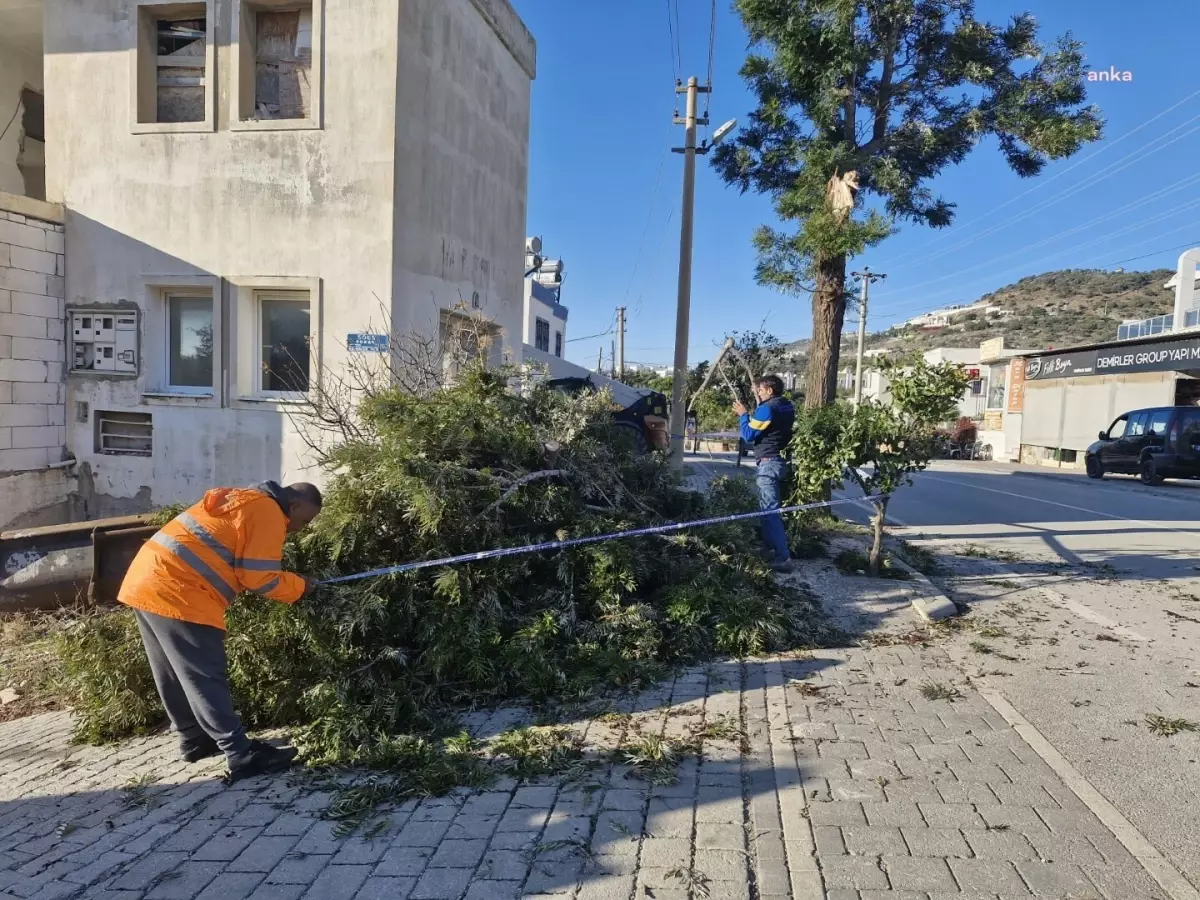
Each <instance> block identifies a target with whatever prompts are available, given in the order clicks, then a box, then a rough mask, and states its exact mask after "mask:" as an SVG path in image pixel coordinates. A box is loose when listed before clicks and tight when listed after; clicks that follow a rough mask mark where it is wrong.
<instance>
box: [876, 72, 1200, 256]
mask: <svg viewBox="0 0 1200 900" xmlns="http://www.w3.org/2000/svg"><path fill="white" fill-rule="evenodd" d="M1197 96H1200V91H1194V92H1193V93H1191V94H1189V95H1188V96H1186V97H1184V98H1183V99H1182V100H1180V101H1179V102H1177V103H1175V104H1173V105H1172V106H1169V107H1167V109H1164V110H1163V111H1162V112H1160V113H1158V114H1156V115H1154V116H1151V117H1150V118H1149V119H1147V120H1146V121H1145V122H1142V123H1141V124H1140V125H1138V126H1137V127H1136V128H1133V129H1131V130H1130V131H1127V132H1126V133H1125V134H1123V135H1121V136H1120V137H1118V138H1117V139H1116V140H1114V141H1112V142H1110V143H1108V144H1105V145H1104V146H1103V147H1100V148H1098V149H1097V150H1095V151H1094V152H1092V153H1090V154H1088V155H1087V156H1085V157H1083V158H1082V159H1079V160H1077V161H1076V162H1074V163H1072V164H1071V165H1069V166H1067V167H1066V168H1065V169H1063V170H1062V171H1060V172H1056V173H1055V174H1054V175H1051V176H1050V177H1049V178H1046V179H1045V180H1042V181H1039V182H1038V183H1037V184H1035V185H1033V186H1031V187H1029V188H1027V189H1026V190H1024V191H1022V192H1021V193H1019V194H1016V195H1015V196H1013V197H1010V198H1009V199H1008V200H1006V201H1004V202H1003V203H1000V204H998V205H996V206H994V207H992V208H991V209H989V210H987V211H986V212H984V213H983V214H982V215H979V216H976V217H975V218H974V219H970V220H968V221H967V222H964V223H962V224H960V225H958V226H957V228H958V229H964V228H969V227H970V226H972V225H974V224H975V223H976V222H980V221H983V220H984V219H986V218H988V217H989V216H991V215H993V214H994V213H996V212H997V211H999V210H1001V209H1004V208H1005V207H1006V206H1010V205H1012V204H1013V203H1016V202H1017V201H1018V200H1020V199H1021V198H1022V197H1026V196H1028V195H1029V194H1032V193H1035V192H1037V191H1040V190H1042V189H1044V188H1045V187H1046V186H1047V185H1048V184H1050V183H1051V182H1053V181H1056V180H1058V179H1059V178H1062V177H1063V176H1064V175H1066V174H1067V173H1068V172H1070V171H1072V170H1073V169H1076V168H1078V167H1079V166H1081V165H1083V164H1084V163H1086V162H1088V161H1089V160H1092V159H1095V158H1096V157H1097V156H1099V155H1100V154H1102V153H1107V152H1108V151H1109V150H1111V149H1112V148H1113V147H1115V146H1117V144H1119V143H1121V142H1122V141H1124V140H1126V139H1127V138H1129V137H1132V136H1133V135H1134V134H1136V133H1137V132H1139V131H1141V130H1142V129H1143V128H1146V127H1147V126H1149V125H1150V124H1152V123H1154V122H1156V121H1157V120H1159V119H1161V118H1162V117H1163V116H1165V115H1167V114H1168V113H1170V112H1173V111H1174V110H1176V109H1178V108H1179V107H1180V106H1182V105H1184V104H1185V103H1187V102H1189V101H1190V100H1193V99H1194V98H1196V97H1197ZM1188 121H1189V122H1191V121H1194V119H1189V120H1188ZM1184 124H1187V123H1184ZM1179 127H1182V126H1177V127H1176V128H1175V129H1172V131H1175V130H1177V129H1178V128H1179ZM1170 133H1171V132H1170V131H1168V132H1167V134H1170ZM1165 136H1166V135H1164V136H1163V137H1165ZM1161 139H1162V138H1161V137H1160V138H1156V139H1155V140H1154V141H1150V142H1148V143H1149V144H1153V143H1155V142H1156V141H1158V140H1161ZM1172 143H1174V142H1172ZM1146 146H1148V144H1143V145H1142V147H1140V148H1138V150H1135V151H1134V153H1133V154H1129V155H1127V156H1125V157H1122V159H1121V160H1118V161H1117V162H1121V161H1122V160H1124V159H1128V158H1129V156H1131V155H1134V154H1136V153H1138V152H1139V151H1140V150H1141V149H1144V148H1145V147H1146ZM1158 149H1162V148H1161V147H1160V148H1158ZM1103 171H1105V170H1103V169H1102V170H1101V172H1098V173H1094V174H1093V175H1092V176H1089V178H1088V179H1085V180H1084V182H1081V184H1080V185H1078V186H1077V187H1079V186H1082V185H1087V184H1090V183H1094V182H1093V181H1091V179H1094V178H1095V176H1096V175H1099V174H1101V173H1102V172H1103ZM1009 221H1010V220H1006V222H1009ZM1002 224H1003V223H1002ZM993 230H994V229H993ZM988 233H991V232H990V231H989V232H988ZM984 236H985V235H977V236H976V237H977V238H980V237H984ZM958 246H963V245H962V244H955V245H952V246H951V247H946V248H942V249H944V250H945V251H947V252H948V251H950V250H953V249H955V248H956V247H958ZM933 255H938V253H937V251H935V253H934V254H932V255H930V254H926V255H923V256H918V257H916V258H910V259H907V260H904V261H902V262H901V264H900V266H899V267H898V268H907V267H910V266H913V265H917V264H919V263H921V262H923V261H924V260H926V259H929V258H932V256H933Z"/></svg>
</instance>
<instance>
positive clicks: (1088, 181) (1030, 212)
mask: <svg viewBox="0 0 1200 900" xmlns="http://www.w3.org/2000/svg"><path fill="white" fill-rule="evenodd" d="M1198 120H1200V114H1197V115H1195V116H1193V117H1192V118H1191V119H1189V120H1188V121H1187V122H1184V123H1182V124H1181V125H1177V126H1175V128H1172V129H1171V131H1168V132H1167V133H1166V134H1164V135H1162V136H1160V137H1157V138H1155V139H1154V140H1153V141H1151V142H1150V144H1155V143H1158V142H1159V141H1161V140H1163V138H1165V137H1167V136H1168V135H1170V134H1171V133H1172V132H1174V131H1178V130H1179V129H1180V128H1182V127H1184V125H1188V124H1190V123H1191V122H1195V121H1198ZM1195 131H1200V125H1194V126H1192V127H1191V128H1189V129H1188V130H1187V131H1185V132H1183V134H1180V135H1177V136H1176V137H1175V138H1173V139H1172V140H1170V141H1167V143H1165V144H1163V145H1162V146H1160V147H1154V148H1153V149H1150V150H1146V146H1149V145H1143V146H1142V147H1139V148H1138V149H1137V150H1134V151H1133V152H1132V153H1129V154H1126V155H1125V156H1123V157H1121V158H1120V159H1119V160H1117V161H1116V162H1115V163H1110V164H1109V165H1107V166H1105V167H1104V168H1103V169H1101V170H1099V171H1098V172H1094V173H1093V174H1091V175H1089V176H1088V177H1087V178H1085V179H1084V180H1083V181H1081V182H1079V183H1078V184H1076V185H1072V186H1070V187H1068V188H1066V189H1065V190H1062V191H1060V192H1059V193H1057V194H1054V195H1052V196H1051V197H1048V198H1047V199H1045V200H1042V201H1041V202H1039V203H1037V204H1035V205H1033V206H1032V207H1030V208H1029V209H1027V210H1025V211H1024V212H1020V213H1017V214H1016V215H1014V216H1010V217H1009V218H1007V219H1005V220H1004V221H1003V222H1000V223H999V224H997V225H993V226H992V227H990V228H987V229H985V230H983V231H981V232H980V233H979V234H977V235H974V236H973V237H968V238H964V239H963V240H960V241H958V242H957V243H954V244H951V245H950V246H948V247H943V248H941V249H939V250H935V251H934V252H932V253H927V254H925V255H924V256H918V257H916V258H914V259H911V260H909V261H907V262H905V263H903V264H902V265H903V267H904V268H912V267H913V266H915V265H919V264H923V263H925V262H928V261H929V260H933V259H937V258H938V257H942V256H946V255H947V254H949V253H953V252H955V251H956V250H960V249H962V248H963V247H967V246H970V245H971V244H974V243H977V242H978V241H981V240H983V239H984V238H986V237H989V236H991V235H993V234H995V233H996V232H998V231H1003V230H1004V229H1005V228H1008V227H1009V226H1010V225H1015V224H1016V223H1017V222H1021V221H1024V220H1025V219H1028V218H1030V217H1032V216H1034V215H1037V214H1038V213H1039V212H1042V211H1044V210H1046V209H1048V208H1049V207H1051V206H1054V205H1055V204H1057V203H1061V202H1062V201H1064V200H1067V199H1069V198H1071V197H1074V196H1075V195H1076V194H1079V193H1082V192H1083V191H1085V190H1087V189H1088V188H1089V187H1092V186H1093V185H1095V184H1098V183H1099V182H1101V181H1104V180H1106V179H1108V178H1111V177H1112V176H1113V175H1116V174H1117V173H1118V172H1120V171H1122V170H1124V169H1127V168H1129V167H1130V166H1132V165H1133V164H1134V163H1137V162H1140V161H1141V160H1143V159H1145V158H1146V157H1148V156H1151V155H1153V154H1154V153H1157V152H1158V151H1159V150H1164V149H1166V148H1167V147H1169V146H1171V144H1174V143H1176V142H1177V141H1181V140H1183V139H1184V138H1185V137H1187V136H1188V135H1189V134H1192V133H1193V132H1195ZM1143 151H1144V152H1143ZM1139 154H1141V155H1139ZM1131 157H1136V158H1132V159H1131ZM1126 160H1129V161H1128V162H1126ZM1122 163H1123V165H1122Z"/></svg>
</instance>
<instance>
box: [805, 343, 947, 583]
mask: <svg viewBox="0 0 1200 900" xmlns="http://www.w3.org/2000/svg"><path fill="white" fill-rule="evenodd" d="M878 368H879V369H880V371H881V372H882V374H883V375H884V377H885V378H887V379H888V380H889V381H890V382H891V395H892V402H891V403H890V404H887V405H885V404H882V403H879V402H877V401H875V400H865V401H863V402H862V403H861V404H860V405H859V407H858V408H857V409H855V408H853V407H851V406H850V405H848V404H844V403H840V404H836V405H830V406H827V407H823V408H820V409H815V410H811V409H810V410H805V411H804V413H803V414H801V415H800V416H799V418H798V419H797V423H796V431H795V435H794V437H793V438H792V443H791V445H790V447H789V451H790V453H791V458H792V461H793V468H794V472H795V474H794V483H793V488H794V494H795V496H796V500H797V502H801V503H803V502H811V501H812V500H814V499H818V498H820V497H821V496H822V494H823V491H825V490H827V489H828V488H827V486H828V485H830V484H833V485H835V486H837V487H841V486H843V485H844V483H845V481H846V480H847V479H849V480H850V481H852V482H854V483H855V484H857V485H858V486H859V488H861V489H862V492H863V494H864V495H866V496H868V497H871V498H872V500H871V505H872V507H873V513H872V516H871V524H872V530H873V540H872V543H871V555H870V567H869V568H870V572H871V574H872V575H878V574H879V567H880V562H881V560H882V556H883V536H884V524H885V523H886V521H887V508H888V503H889V502H890V501H891V498H892V494H893V493H895V491H896V490H897V489H898V488H900V487H903V486H904V485H906V484H912V476H913V473H915V472H919V471H921V470H922V469H924V468H926V467H927V466H928V465H929V462H930V460H932V459H933V458H934V456H935V455H936V450H937V429H938V426H939V425H941V424H942V423H944V422H947V421H950V420H952V419H953V418H954V416H955V413H956V412H957V409H958V400H959V398H960V397H961V396H962V394H963V391H965V390H966V387H967V375H966V373H965V372H964V371H963V370H962V369H961V368H960V367H959V366H957V365H954V364H953V363H940V364H938V365H930V364H929V363H927V362H925V360H924V359H920V358H917V359H914V360H909V361H903V360H888V359H884V360H881V361H880V362H879V363H878Z"/></svg>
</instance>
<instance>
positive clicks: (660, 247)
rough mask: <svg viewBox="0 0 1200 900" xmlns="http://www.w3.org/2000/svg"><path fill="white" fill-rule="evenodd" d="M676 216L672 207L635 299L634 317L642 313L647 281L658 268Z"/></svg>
mask: <svg viewBox="0 0 1200 900" xmlns="http://www.w3.org/2000/svg"><path fill="white" fill-rule="evenodd" d="M674 218H675V210H674V209H672V210H671V212H670V213H669V214H668V215H667V221H666V224H665V225H663V235H662V240H660V241H659V242H658V251H657V252H656V253H655V254H654V262H653V263H652V264H651V266H650V268H649V269H647V270H646V278H645V281H643V282H642V289H641V290H640V291H638V296H637V300H635V301H634V302H633V316H632V318H634V319H636V318H637V317H638V316H639V315H641V312H642V297H643V295H645V293H646V285H647V283H648V282H649V281H650V277H651V275H652V274H653V273H654V272H655V271H656V270H657V269H658V261H659V260H660V259H662V252H663V247H665V246H666V244H667V235H668V234H669V233H670V231H671V221H672V220H673V219H674Z"/></svg>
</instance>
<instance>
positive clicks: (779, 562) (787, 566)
mask: <svg viewBox="0 0 1200 900" xmlns="http://www.w3.org/2000/svg"><path fill="white" fill-rule="evenodd" d="M767 566H768V567H769V568H770V569H771V571H773V572H791V571H792V570H793V569H794V568H795V566H793V565H792V561H791V560H790V559H773V560H771V562H769V563H767Z"/></svg>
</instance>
